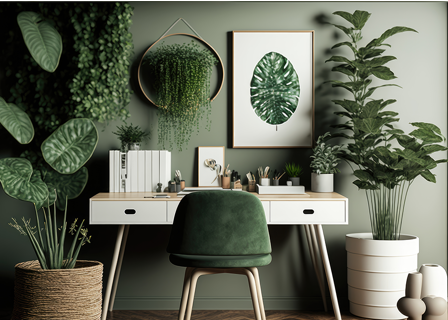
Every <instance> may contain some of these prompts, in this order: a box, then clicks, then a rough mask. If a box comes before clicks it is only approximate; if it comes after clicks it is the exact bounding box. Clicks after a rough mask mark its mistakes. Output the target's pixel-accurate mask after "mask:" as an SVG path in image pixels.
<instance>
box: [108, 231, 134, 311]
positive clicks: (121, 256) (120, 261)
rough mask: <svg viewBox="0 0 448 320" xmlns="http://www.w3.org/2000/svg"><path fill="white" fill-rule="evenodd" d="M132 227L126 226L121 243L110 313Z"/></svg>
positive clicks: (110, 308) (111, 308)
mask: <svg viewBox="0 0 448 320" xmlns="http://www.w3.org/2000/svg"><path fill="white" fill-rule="evenodd" d="M130 227H131V226H130V225H126V226H125V227H124V235H123V240H122V242H121V248H120V254H119V256H118V265H117V271H115V277H114V285H113V287H112V295H111V297H110V303H109V311H112V310H113V309H114V302H115V294H116V293H117V287H118V279H119V278H120V272H121V264H122V263H123V257H124V250H125V249H126V241H127V240H128V234H129V228H130Z"/></svg>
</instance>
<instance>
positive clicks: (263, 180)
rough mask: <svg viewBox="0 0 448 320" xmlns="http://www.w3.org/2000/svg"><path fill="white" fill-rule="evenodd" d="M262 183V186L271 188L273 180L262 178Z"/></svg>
mask: <svg viewBox="0 0 448 320" xmlns="http://www.w3.org/2000/svg"><path fill="white" fill-rule="evenodd" d="M260 182H261V185H262V186H269V185H271V183H270V182H271V179H269V178H261V179H260Z"/></svg>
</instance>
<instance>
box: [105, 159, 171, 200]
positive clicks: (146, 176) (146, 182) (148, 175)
mask: <svg viewBox="0 0 448 320" xmlns="http://www.w3.org/2000/svg"><path fill="white" fill-rule="evenodd" d="M170 180H171V152H169V151H167V150H130V151H128V152H126V153H123V152H120V151H119V150H110V151H109V192H155V191H156V189H157V184H158V183H161V184H162V186H161V191H162V192H163V190H164V189H165V188H166V187H167V186H168V182H169V181H170Z"/></svg>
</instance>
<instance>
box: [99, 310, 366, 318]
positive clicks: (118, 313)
mask: <svg viewBox="0 0 448 320" xmlns="http://www.w3.org/2000/svg"><path fill="white" fill-rule="evenodd" d="M266 317H267V320H330V319H334V315H333V314H332V313H325V312H311V311H272V310H268V311H266ZM191 318H192V320H230V319H231V320H249V319H250V320H253V319H255V316H254V312H253V311H252V310H242V311H230V310H224V311H215V310H196V311H194V310H193V314H192V317H191ZM342 319H343V320H358V319H361V318H358V317H355V316H353V315H351V314H350V313H348V312H345V313H343V314H342ZM107 320H177V310H170V311H129V310H114V311H113V312H109V314H108V315H107Z"/></svg>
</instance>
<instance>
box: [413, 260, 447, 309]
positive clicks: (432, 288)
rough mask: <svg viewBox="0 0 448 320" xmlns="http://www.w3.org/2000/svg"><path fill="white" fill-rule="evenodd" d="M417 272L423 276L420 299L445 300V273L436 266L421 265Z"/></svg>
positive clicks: (441, 268) (440, 267)
mask: <svg viewBox="0 0 448 320" xmlns="http://www.w3.org/2000/svg"><path fill="white" fill-rule="evenodd" d="M419 272H420V273H421V274H422V275H423V282H422V294H421V297H422V298H424V297H427V296H431V295H432V296H436V297H442V298H443V299H445V300H447V276H446V271H445V269H443V267H442V266H439V265H438V264H423V265H422V266H421V267H420V270H419Z"/></svg>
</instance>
